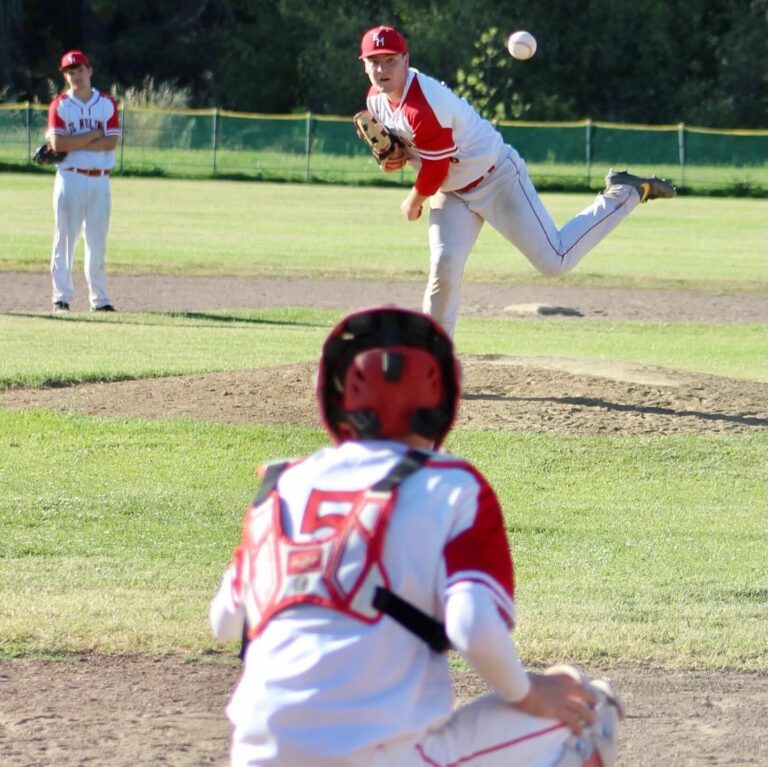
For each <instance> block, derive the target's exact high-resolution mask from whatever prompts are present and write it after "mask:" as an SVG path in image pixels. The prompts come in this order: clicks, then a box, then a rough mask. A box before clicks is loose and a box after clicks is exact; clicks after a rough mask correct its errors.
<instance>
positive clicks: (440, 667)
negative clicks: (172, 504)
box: [209, 307, 622, 767]
mask: <svg viewBox="0 0 768 767" xmlns="http://www.w3.org/2000/svg"><path fill="white" fill-rule="evenodd" d="M459 396H460V372H459V365H458V362H457V360H456V357H455V356H454V351H453V345H452V343H451V340H450V338H449V337H448V335H447V334H446V333H445V332H444V331H443V330H442V329H441V328H440V327H439V325H437V323H436V322H434V320H432V319H431V318H430V317H428V316H427V315H423V314H419V313H416V312H410V311H405V310H401V309H397V308H391V307H387V308H379V309H372V310H368V311H363V312H360V313H357V314H352V315H350V316H349V317H347V318H345V319H344V320H342V322H341V323H340V324H339V325H338V326H337V327H336V328H335V329H334V330H333V331H332V332H331V334H330V335H329V337H328V339H327V340H326V342H325V344H324V346H323V350H322V355H321V357H320V365H319V371H318V381H317V397H318V404H319V410H320V415H321V417H322V419H323V422H324V423H325V426H326V428H327V430H328V432H329V434H330V436H331V438H332V440H333V442H334V443H335V444H334V446H331V447H325V448H322V449H320V450H318V451H317V452H316V453H314V454H313V455H311V456H309V457H308V458H304V459H301V460H295V461H289V462H285V463H273V464H270V465H269V466H268V467H266V469H265V470H264V474H263V476H264V481H263V484H262V488H261V490H260V492H259V495H258V496H257V498H256V500H255V501H254V502H253V504H252V505H251V507H250V508H249V509H248V511H247V512H246V516H245V521H244V524H243V535H242V542H241V544H240V545H239V546H238V547H237V549H236V550H235V556H234V561H233V563H232V564H231V566H230V567H229V569H228V570H227V571H226V573H225V575H224V578H223V580H222V583H221V586H220V588H219V590H218V593H217V594H216V596H215V597H214V599H213V601H212V602H211V606H210V611H209V618H210V623H211V626H212V629H213V632H214V634H215V635H216V636H217V637H218V638H220V639H238V638H240V637H241V636H244V638H245V642H244V644H245V647H244V653H243V657H244V661H245V666H244V670H243V674H242V677H241V679H240V682H239V684H238V686H237V689H236V690H235V693H234V695H233V697H232V699H231V701H230V702H229V705H228V707H227V714H228V716H229V719H230V721H231V722H232V724H233V726H234V733H233V737H232V748H231V764H232V765H233V767H246V766H247V767H266V766H267V765H280V767H393V766H394V765H396V766H397V767H427V765H449V764H451V765H458V764H467V765H469V764H471V765H473V767H492V766H494V765H498V766H499V767H501V766H502V765H503V766H504V767H517V766H519V767H530V766H531V765H547V767H585V766H588V767H611V766H612V765H613V764H614V763H615V754H616V746H617V730H618V721H619V719H620V718H621V717H622V712H621V708H620V703H619V701H618V699H617V698H616V695H615V694H614V692H613V691H612V690H611V688H610V686H609V685H608V683H607V682H605V681H602V680H601V681H596V682H589V681H588V680H586V679H585V678H583V677H582V676H581V674H579V672H578V671H576V670H575V669H573V668H572V667H558V668H553V669H550V670H549V671H548V672H547V673H544V674H534V673H531V672H526V671H525V669H524V668H523V665H522V663H521V661H520V658H519V656H518V654H517V650H516V648H515V644H514V642H513V641H512V640H511V637H510V635H509V632H510V630H511V629H512V628H513V627H514V624H515V604H514V577H513V567H512V560H511V557H510V552H509V546H508V543H507V537H506V533H505V528H504V519H503V516H502V513H501V509H500V508H499V503H498V501H497V499H496V496H495V494H494V492H493V490H492V489H491V487H490V485H489V484H488V482H487V480H486V479H485V478H484V477H483V475H482V474H481V473H480V472H479V471H478V470H477V469H476V468H475V467H474V466H473V465H472V464H470V463H469V462H468V461H466V460H463V459H461V458H458V457H455V456H452V455H449V454H446V453H441V452H438V449H439V447H440V445H441V444H442V442H443V440H444V439H445V438H446V437H447V435H448V433H449V432H450V430H451V427H452V425H453V421H454V418H455V416H456V412H457V408H458V403H459ZM449 647H452V648H453V649H454V650H456V651H457V652H458V653H460V654H461V655H462V657H463V658H464V659H465V660H466V661H467V662H468V663H469V664H470V665H471V666H472V667H473V668H474V669H475V671H476V672H477V673H478V674H479V675H480V676H481V677H482V678H483V679H484V680H485V682H486V683H487V685H488V686H489V687H490V688H491V690H493V692H492V693H490V694H487V695H484V696H482V697H479V698H478V699H476V700H475V701H474V702H472V703H471V704H469V705H467V706H464V707H462V708H460V709H458V710H456V711H454V710H453V704H454V701H453V691H452V682H451V672H450V668H449V664H448V657H447V653H446V651H447V649H448V648H449Z"/></svg>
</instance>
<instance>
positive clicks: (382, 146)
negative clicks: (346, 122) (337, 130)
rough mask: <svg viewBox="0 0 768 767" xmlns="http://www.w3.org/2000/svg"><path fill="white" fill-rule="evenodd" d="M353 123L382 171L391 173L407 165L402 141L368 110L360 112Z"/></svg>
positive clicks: (353, 119)
mask: <svg viewBox="0 0 768 767" xmlns="http://www.w3.org/2000/svg"><path fill="white" fill-rule="evenodd" d="M352 121H353V122H354V124H355V130H356V131H357V135H358V136H360V138H361V139H362V140H363V141H365V143H366V144H367V145H368V147H369V148H370V150H371V152H373V156H374V157H375V158H376V161H377V162H378V163H379V165H380V166H381V169H382V170H385V171H387V172H390V171H393V170H399V169H400V168H402V167H403V165H405V161H406V156H405V149H404V148H403V145H402V143H401V142H400V140H399V139H398V138H397V136H395V135H393V134H392V133H390V132H389V131H388V130H387V128H386V127H385V126H384V125H382V124H381V123H380V122H379V121H378V120H377V119H376V118H375V117H374V116H373V115H372V114H371V113H370V112H369V111H368V110H365V109H364V110H363V111H362V112H358V113H357V114H356V115H355V116H354V117H353V118H352Z"/></svg>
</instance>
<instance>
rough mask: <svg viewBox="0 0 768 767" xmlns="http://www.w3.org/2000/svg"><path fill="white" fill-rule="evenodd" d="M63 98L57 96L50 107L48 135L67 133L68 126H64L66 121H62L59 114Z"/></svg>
mask: <svg viewBox="0 0 768 767" xmlns="http://www.w3.org/2000/svg"><path fill="white" fill-rule="evenodd" d="M61 99H62V96H57V97H56V98H55V99H54V100H53V101H52V102H51V105H50V106H49V107H48V129H47V132H48V133H54V132H55V133H65V132H66V130H67V126H66V125H65V124H64V120H62V119H61V115H60V114H59V104H60V103H61Z"/></svg>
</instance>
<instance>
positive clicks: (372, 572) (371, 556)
mask: <svg viewBox="0 0 768 767" xmlns="http://www.w3.org/2000/svg"><path fill="white" fill-rule="evenodd" d="M427 458H428V455H427V454H426V453H420V452H418V451H411V452H409V453H408V454H407V455H406V456H405V457H404V458H403V459H402V460H401V461H400V462H399V463H397V464H396V465H395V467H394V468H393V469H392V470H391V471H390V472H389V474H387V476H386V477H384V479H382V480H380V481H379V482H377V483H376V484H375V485H374V486H373V487H372V488H369V489H366V490H358V491H355V492H345V491H329V492H323V491H319V490H313V491H312V492H311V493H310V496H309V501H308V503H307V508H306V509H305V511H304V514H303V516H302V520H303V521H302V527H301V530H300V531H299V536H300V540H294V539H291V538H289V537H288V535H287V534H286V532H285V530H284V528H283V523H282V515H281V501H280V496H279V495H278V493H277V490H276V489H275V486H276V484H277V479H278V477H279V475H280V473H281V472H282V471H283V470H284V469H285V467H286V464H282V465H273V466H272V467H270V469H271V472H268V474H267V476H266V477H265V486H264V487H262V491H261V493H260V494H259V497H258V498H257V499H256V501H254V504H253V506H252V507H251V508H250V509H249V511H248V514H247V515H246V519H245V523H244V527H243V559H242V584H243V597H244V603H245V609H246V614H247V624H248V632H247V636H248V639H253V638H254V637H256V636H258V635H259V634H260V633H261V631H262V630H263V629H264V626H265V625H266V624H267V623H268V622H269V620H270V619H271V618H272V617H273V616H274V615H276V614H277V613H279V612H280V611H282V610H285V609H286V608H289V607H294V606H296V605H300V604H313V605H321V606H323V607H328V608H331V609H333V610H338V611H339V612H342V613H344V614H346V615H350V616H352V617H353V618H356V619H358V620H360V621H363V622H365V623H377V622H378V621H379V620H380V619H381V616H382V612H381V611H380V610H379V609H377V608H376V607H374V604H373V603H374V597H375V595H376V592H377V589H379V588H384V589H388V587H389V578H388V576H387V572H386V570H385V568H384V565H383V563H382V561H381V555H382V547H383V543H384V538H385V535H386V532H387V527H388V525H389V520H390V517H391V515H392V509H393V508H394V505H395V502H396V500H397V489H398V486H399V485H400V484H401V483H402V482H403V481H404V480H405V479H406V478H407V477H408V476H410V475H411V474H412V473H413V472H414V471H416V470H417V469H418V468H419V467H420V466H422V465H423V464H424V463H425V462H426V460H427Z"/></svg>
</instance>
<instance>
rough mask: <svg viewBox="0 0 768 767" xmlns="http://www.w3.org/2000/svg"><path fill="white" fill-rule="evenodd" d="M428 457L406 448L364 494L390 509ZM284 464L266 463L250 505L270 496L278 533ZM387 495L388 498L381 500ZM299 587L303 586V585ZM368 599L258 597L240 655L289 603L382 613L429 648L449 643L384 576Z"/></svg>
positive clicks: (368, 616)
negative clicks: (279, 488) (278, 489)
mask: <svg viewBox="0 0 768 767" xmlns="http://www.w3.org/2000/svg"><path fill="white" fill-rule="evenodd" d="M429 457H430V454H429V453H427V452H424V451H418V450H411V451H409V452H408V453H406V455H405V456H403V458H402V459H401V460H400V461H398V462H397V463H396V464H395V466H394V467H393V468H392V469H391V470H390V471H389V472H388V473H387V474H386V475H385V476H384V477H383V478H382V479H381V480H379V481H378V482H377V483H376V484H375V485H374V486H373V487H371V488H370V490H369V491H368V493H369V496H368V497H369V498H371V499H372V498H373V496H372V495H370V494H375V495H377V496H379V497H380V498H382V500H381V501H380V502H381V503H384V507H386V508H388V509H391V506H392V504H393V502H394V495H393V493H394V492H395V491H396V489H397V487H398V486H399V485H401V484H402V483H403V482H404V481H405V480H406V479H407V478H408V477H409V476H411V475H412V474H413V473H414V472H416V471H417V470H418V469H419V468H421V467H422V466H423V465H424V464H425V463H426V462H427V461H428V460H429ZM288 466H289V462H281V463H273V464H270V465H268V466H267V467H266V469H265V470H264V474H263V482H262V486H261V489H260V491H259V493H258V495H257V497H256V499H255V500H254V506H256V505H260V504H262V503H265V502H266V501H268V499H269V497H270V495H271V496H272V508H273V511H274V514H275V516H274V526H273V528H272V529H273V531H274V532H277V533H278V534H279V533H280V528H281V524H280V521H279V503H280V499H279V496H278V495H277V493H276V487H277V483H278V480H279V478H280V476H281V475H282V473H283V472H284V471H285V470H286V468H287V467H288ZM387 498H388V500H385V499H387ZM252 508H253V507H252ZM385 516H386V517H387V518H388V512H387V513H386V514H385ZM382 523H383V525H384V526H383V527H382V528H381V532H382V533H383V532H384V529H385V528H386V521H384V520H382ZM374 538H378V535H377V534H376V535H374ZM280 540H283V544H281V546H285V545H287V546H288V549H287V550H286V551H287V556H288V558H289V560H290V559H291V558H294V559H295V561H297V562H298V558H296V557H294V555H302V556H303V557H304V558H306V555H307V553H308V552H306V550H305V551H304V552H303V553H302V552H301V550H300V545H296V548H297V551H292V550H291V546H292V544H290V543H289V542H287V541H285V539H282V538H280V537H277V538H275V542H279V541H280ZM270 548H271V545H270ZM254 553H256V552H254ZM377 559H378V555H376V556H374V557H373V558H372V559H371V560H370V561H369V562H368V564H367V565H366V567H370V566H371V565H372V564H374V566H375V561H376V560H377ZM327 577H328V576H327V574H326V578H327ZM367 579H368V578H367V576H366V577H365V578H363V577H362V575H361V580H367ZM371 585H373V584H371ZM303 588H307V587H306V584H305V585H304V587H303ZM309 591H310V592H311V589H309ZM368 599H369V600H370V601H369V603H368V606H365V605H363V604H362V603H359V602H358V601H357V598H350V599H349V601H347V602H345V603H344V604H339V603H337V602H336V601H334V600H329V599H327V598H322V597H320V596H318V595H317V594H314V595H313V594H311V593H304V594H303V595H301V596H297V595H293V596H287V595H286V594H283V596H282V597H279V596H278V595H277V593H275V594H274V595H273V597H271V598H269V599H266V600H262V602H263V603H264V604H263V607H264V608H266V609H265V610H264V611H263V612H262V611H255V612H254V614H253V615H251V616H250V617H251V620H249V621H248V624H249V626H247V627H246V628H245V631H244V635H243V646H242V648H241V658H242V657H243V655H244V652H245V646H246V644H247V641H248V639H249V638H252V637H253V636H255V635H256V634H258V633H259V631H260V630H261V628H263V626H264V625H265V623H266V621H268V620H269V618H270V617H271V616H272V615H274V614H276V613H277V612H279V611H280V609H283V608H284V607H287V606H290V605H291V604H299V603H301V602H308V603H314V604H324V605H326V606H328V607H334V608H336V609H342V611H344V612H348V613H349V614H351V615H353V616H355V617H358V618H360V619H361V620H366V621H370V620H374V621H375V620H376V618H375V615H376V614H377V613H378V614H382V613H383V614H385V615H387V616H389V617H390V618H392V619H393V620H395V621H396V622H397V623H399V624H400V625H401V626H403V627H404V628H406V629H408V630H409V631H411V632H412V633H413V634H415V635H416V636H417V637H419V638H420V639H422V640H423V641H424V642H426V644H427V645H428V646H429V647H430V648H431V649H432V650H433V651H435V652H445V651H446V650H447V649H448V647H449V642H448V638H447V636H446V634H445V628H444V626H443V624H442V623H440V622H439V621H437V620H435V619H434V618H432V617H431V616H430V615H428V614H427V613H425V612H423V611H422V610H420V609H419V608H417V607H416V606H414V605H412V604H410V603H409V602H407V601H406V600H404V599H402V598H401V597H399V596H398V595H397V594H395V593H394V592H392V591H391V590H390V589H389V588H388V579H387V578H386V576H385V577H384V583H383V584H382V583H381V581H380V582H379V584H378V585H376V587H375V589H374V591H373V593H372V595H371V596H369V597H368ZM249 601H250V600H248V599H247V600H246V602H247V603H248V602H249ZM355 605H357V606H355ZM371 611H373V612H371Z"/></svg>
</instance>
